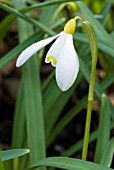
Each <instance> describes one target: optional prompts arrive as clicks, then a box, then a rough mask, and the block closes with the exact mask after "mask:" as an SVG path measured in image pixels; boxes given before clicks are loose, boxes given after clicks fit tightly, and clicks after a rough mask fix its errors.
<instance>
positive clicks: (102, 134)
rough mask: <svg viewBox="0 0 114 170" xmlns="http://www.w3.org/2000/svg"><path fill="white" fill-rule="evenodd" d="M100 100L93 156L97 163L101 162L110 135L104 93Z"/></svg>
mask: <svg viewBox="0 0 114 170" xmlns="http://www.w3.org/2000/svg"><path fill="white" fill-rule="evenodd" d="M101 100H102V101H101V111H100V122H99V129H98V137H97V145H96V152H95V158H94V161H95V162H97V163H100V162H101V159H102V156H103V155H104V151H105V148H106V146H107V144H108V141H109V137H110V105H109V101H108V98H107V96H106V95H105V94H103V95H102V99H101Z"/></svg>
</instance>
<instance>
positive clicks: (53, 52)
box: [45, 32, 67, 66]
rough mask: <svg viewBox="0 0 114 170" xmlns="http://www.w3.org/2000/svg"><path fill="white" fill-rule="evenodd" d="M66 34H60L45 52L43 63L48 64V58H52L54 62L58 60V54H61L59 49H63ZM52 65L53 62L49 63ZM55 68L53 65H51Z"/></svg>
mask: <svg viewBox="0 0 114 170" xmlns="http://www.w3.org/2000/svg"><path fill="white" fill-rule="evenodd" d="M66 37H67V34H66V33H65V32H61V34H60V36H59V37H58V38H57V40H56V41H55V42H54V43H53V44H52V46H51V47H50V49H49V51H48V52H47V55H46V58H45V62H46V63H49V62H50V61H48V59H47V58H48V57H49V56H53V57H54V58H55V59H56V60H58V57H59V54H60V52H61V49H62V48H63V46H64V44H65V41H66ZM51 64H52V65H53V62H52V63H51ZM53 66H55V65H53Z"/></svg>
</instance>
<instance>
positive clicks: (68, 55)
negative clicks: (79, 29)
mask: <svg viewBox="0 0 114 170" xmlns="http://www.w3.org/2000/svg"><path fill="white" fill-rule="evenodd" d="M75 28H76V21H75V19H71V20H69V21H68V22H67V23H66V25H65V27H64V31H63V32H61V33H60V34H58V35H56V36H53V37H50V38H47V39H44V40H41V41H39V42H37V43H34V44H32V45H31V46H29V47H28V48H26V49H25V50H24V51H23V52H22V53H21V54H20V56H19V58H18V59H17V62H16V66H17V67H20V66H21V65H23V64H24V63H25V62H26V61H27V60H28V59H29V58H30V57H31V56H32V55H33V54H35V53H36V52H38V51H39V50H40V49H41V48H43V47H45V46H46V45H47V44H49V43H51V42H52V41H53V40H54V39H56V38H57V40H56V41H55V42H54V43H53V44H52V46H51V48H50V49H49V51H48V52H47V55H46V58H45V62H46V63H49V62H51V64H52V66H54V67H56V81H57V84H58V86H59V88H60V89H61V90H62V91H66V90H68V89H69V88H70V87H71V86H72V84H73V83H74V81H75V80H76V77H77V74H78V71H79V60H78V55H77V53H76V51H75V49H74V45H73V36H72V34H73V33H74V31H75Z"/></svg>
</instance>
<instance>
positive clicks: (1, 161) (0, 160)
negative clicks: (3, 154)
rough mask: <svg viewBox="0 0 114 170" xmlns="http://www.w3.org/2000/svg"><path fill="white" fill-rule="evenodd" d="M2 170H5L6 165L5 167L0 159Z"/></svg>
mask: <svg viewBox="0 0 114 170" xmlns="http://www.w3.org/2000/svg"><path fill="white" fill-rule="evenodd" d="M0 170H4V165H3V162H2V160H1V158H0Z"/></svg>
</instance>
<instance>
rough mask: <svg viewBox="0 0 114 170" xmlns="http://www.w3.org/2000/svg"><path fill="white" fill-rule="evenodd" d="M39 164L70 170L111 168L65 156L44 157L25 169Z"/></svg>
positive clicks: (108, 169)
mask: <svg viewBox="0 0 114 170" xmlns="http://www.w3.org/2000/svg"><path fill="white" fill-rule="evenodd" d="M40 166H49V167H56V168H61V169H68V170H69V169H70V170H97V169H98V170H112V169H110V168H108V167H105V166H101V165H99V164H96V163H92V162H87V161H82V160H79V159H74V158H67V157H52V158H46V159H43V160H41V161H39V162H38V163H36V164H34V165H32V166H31V167H29V168H27V169H34V168H36V167H40Z"/></svg>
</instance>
